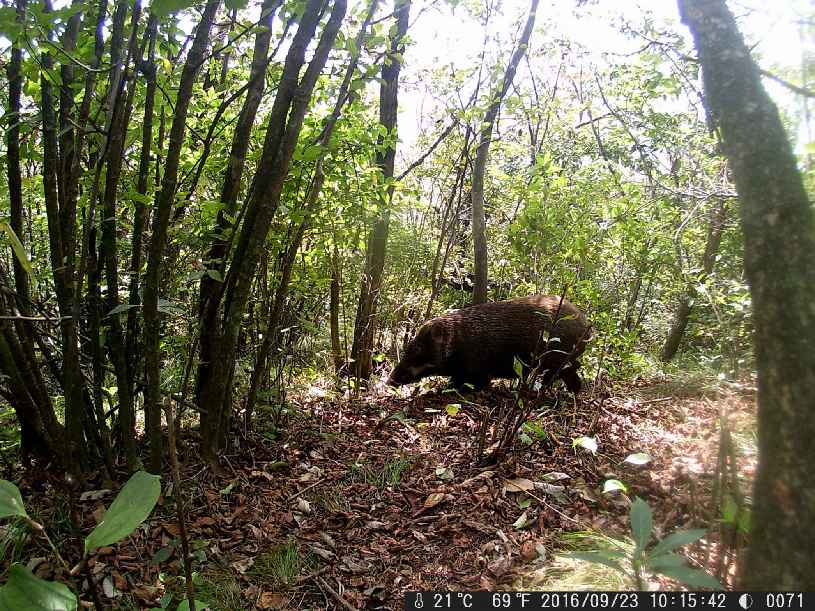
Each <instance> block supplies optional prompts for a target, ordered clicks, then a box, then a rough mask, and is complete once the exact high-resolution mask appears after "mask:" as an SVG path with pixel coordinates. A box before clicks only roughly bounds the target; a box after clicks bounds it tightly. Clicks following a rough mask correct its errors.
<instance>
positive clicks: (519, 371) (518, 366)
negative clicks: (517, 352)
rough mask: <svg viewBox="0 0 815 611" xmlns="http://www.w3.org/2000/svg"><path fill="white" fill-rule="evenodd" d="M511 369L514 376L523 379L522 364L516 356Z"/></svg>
mask: <svg viewBox="0 0 815 611" xmlns="http://www.w3.org/2000/svg"><path fill="white" fill-rule="evenodd" d="M512 369H514V370H515V375H516V376H518V377H519V378H521V379H523V377H524V364H523V363H522V362H521V359H519V358H518V357H517V356H516V357H515V358H514V359H513V361H512Z"/></svg>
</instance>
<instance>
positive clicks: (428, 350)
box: [388, 295, 592, 393]
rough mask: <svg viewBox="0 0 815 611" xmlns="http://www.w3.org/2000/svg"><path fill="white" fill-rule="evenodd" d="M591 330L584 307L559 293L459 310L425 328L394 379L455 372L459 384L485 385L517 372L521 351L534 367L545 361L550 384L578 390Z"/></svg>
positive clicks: (406, 380) (397, 382) (544, 370)
mask: <svg viewBox="0 0 815 611" xmlns="http://www.w3.org/2000/svg"><path fill="white" fill-rule="evenodd" d="M553 322H554V325H553ZM591 334H592V331H591V326H590V325H589V323H588V322H587V321H586V317H585V316H584V314H583V312H581V311H580V310H579V309H578V308H577V307H575V306H574V305H573V304H572V303H570V302H569V301H567V300H565V299H563V300H562V301H561V298H560V297H558V296H550V295H531V296H529V297H518V298H516V299H509V300H507V301H498V302H495V303H485V304H482V305H477V306H471V307H468V308H464V309H461V310H454V311H452V312H449V313H447V314H444V315H443V316H439V317H436V318H433V319H431V320H428V321H427V322H426V323H424V324H423V325H422V326H421V327H420V328H419V331H418V332H417V333H416V336H415V337H414V338H413V340H412V341H411V342H410V343H409V344H408V346H407V348H406V350H405V354H404V356H403V357H402V360H401V361H400V362H399V365H397V367H396V368H395V369H394V370H393V372H392V373H391V376H390V379H389V380H388V384H390V385H392V386H401V385H403V384H410V383H412V382H418V381H419V380H421V379H422V378H425V377H428V376H450V378H451V381H452V383H453V384H454V385H455V386H456V387H461V386H463V385H464V384H472V385H473V387H475V388H477V389H478V388H483V387H484V386H486V385H488V384H489V383H490V381H491V380H492V379H493V378H514V377H516V375H515V371H514V367H513V364H514V360H515V357H516V356H517V357H518V358H519V359H520V360H521V361H522V362H523V363H525V364H526V365H529V366H532V367H534V366H535V365H537V364H538V363H540V366H539V368H538V372H539V373H541V374H543V378H544V383H548V382H549V381H551V380H552V378H553V377H554V376H559V377H560V378H561V379H562V380H563V381H564V382H565V383H566V386H567V387H568V388H569V390H571V391H572V392H574V393H578V392H579V391H580V387H581V381H580V376H579V375H578V374H577V369H578V368H579V367H580V363H579V362H578V360H577V358H578V357H579V356H580V355H581V354H582V353H583V351H584V350H585V348H586V343H587V342H588V341H589V339H591ZM538 359H540V361H539V360H538Z"/></svg>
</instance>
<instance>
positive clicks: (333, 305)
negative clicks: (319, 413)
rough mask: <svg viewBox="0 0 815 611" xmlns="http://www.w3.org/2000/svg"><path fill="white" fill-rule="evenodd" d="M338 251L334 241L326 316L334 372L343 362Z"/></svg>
mask: <svg viewBox="0 0 815 611" xmlns="http://www.w3.org/2000/svg"><path fill="white" fill-rule="evenodd" d="M341 282H342V280H341V268H340V252H339V249H337V244H336V242H334V244H333V245H332V250H331V286H330V289H329V305H328V316H329V321H330V326H331V361H332V362H333V363H334V373H335V374H339V373H340V371H342V365H343V363H344V362H345V358H344V355H343V353H342V344H341V342H340V295H341V293H340V289H341V288H342V285H341Z"/></svg>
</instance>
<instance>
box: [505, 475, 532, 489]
mask: <svg viewBox="0 0 815 611" xmlns="http://www.w3.org/2000/svg"><path fill="white" fill-rule="evenodd" d="M534 489H535V482H533V481H532V480H530V479H526V478H525V477H516V478H515V479H508V480H505V481H504V492H527V491H528V490H534Z"/></svg>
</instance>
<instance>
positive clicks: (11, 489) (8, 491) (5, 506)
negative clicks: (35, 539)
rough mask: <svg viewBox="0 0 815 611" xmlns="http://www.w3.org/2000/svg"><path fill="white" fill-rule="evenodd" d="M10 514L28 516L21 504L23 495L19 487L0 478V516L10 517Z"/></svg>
mask: <svg viewBox="0 0 815 611" xmlns="http://www.w3.org/2000/svg"><path fill="white" fill-rule="evenodd" d="M11 516H23V517H24V518H27V517H28V514H27V513H26V511H25V505H23V497H22V496H21V495H20V489H19V488H17V486H15V485H14V484H12V483H11V482H9V481H7V480H4V479H0V518H10V517H11Z"/></svg>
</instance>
